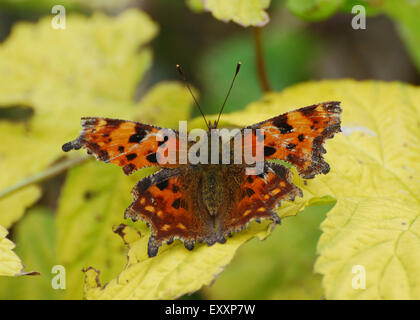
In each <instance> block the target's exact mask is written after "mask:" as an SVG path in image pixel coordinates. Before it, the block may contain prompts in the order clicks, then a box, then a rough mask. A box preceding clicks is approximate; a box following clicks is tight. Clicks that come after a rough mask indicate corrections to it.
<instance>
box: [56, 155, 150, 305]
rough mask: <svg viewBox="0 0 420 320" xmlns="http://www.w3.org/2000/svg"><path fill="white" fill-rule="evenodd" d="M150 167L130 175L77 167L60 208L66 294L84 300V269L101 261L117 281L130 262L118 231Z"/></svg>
mask: <svg viewBox="0 0 420 320" xmlns="http://www.w3.org/2000/svg"><path fill="white" fill-rule="evenodd" d="M151 172H152V171H151V170H150V169H144V170H140V172H138V173H136V174H134V175H131V176H130V177H127V176H125V175H124V174H123V173H122V170H121V168H119V167H116V166H111V165H108V164H104V163H99V162H95V161H91V162H89V163H86V164H85V165H82V166H79V167H76V168H74V169H72V170H71V171H70V172H69V174H68V177H67V180H66V184H65V185H64V187H63V189H62V191H61V198H60V202H59V207H58V211H57V218H56V229H57V260H58V262H59V263H60V264H62V265H63V266H64V267H65V268H66V274H67V288H66V291H65V298H67V299H80V298H82V287H83V278H82V274H81V271H80V270H82V268H84V267H86V266H89V265H95V266H96V267H98V268H100V269H101V270H103V276H104V277H105V278H106V279H111V278H112V277H113V276H115V275H116V274H117V273H118V271H119V270H121V269H122V268H123V266H124V244H123V243H122V242H121V241H120V240H119V239H118V238H117V237H115V235H114V234H113V232H112V228H113V226H117V225H119V224H120V222H121V221H122V220H123V217H124V210H125V209H126V208H127V207H128V205H129V204H130V202H131V189H132V188H133V186H134V185H135V184H136V182H137V181H138V180H140V179H141V178H142V177H144V176H145V175H148V174H150V173H151Z"/></svg>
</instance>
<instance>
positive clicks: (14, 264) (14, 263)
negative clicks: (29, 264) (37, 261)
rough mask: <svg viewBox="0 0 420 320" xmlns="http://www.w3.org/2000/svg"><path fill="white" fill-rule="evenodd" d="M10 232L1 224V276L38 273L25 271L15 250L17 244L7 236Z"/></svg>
mask: <svg viewBox="0 0 420 320" xmlns="http://www.w3.org/2000/svg"><path fill="white" fill-rule="evenodd" d="M7 234H8V232H7V230H6V229H5V228H4V227H3V226H0V276H11V277H13V276H23V275H27V274H30V275H36V274H38V273H37V272H24V270H23V268H24V265H23V263H22V261H21V260H20V258H19V257H18V256H17V255H16V253H14V252H13V249H14V248H15V244H14V243H13V242H12V241H10V240H9V239H7V238H6V236H7Z"/></svg>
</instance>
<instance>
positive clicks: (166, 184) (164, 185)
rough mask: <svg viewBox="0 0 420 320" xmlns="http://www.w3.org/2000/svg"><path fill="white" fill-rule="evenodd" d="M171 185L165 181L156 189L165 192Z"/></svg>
mask: <svg viewBox="0 0 420 320" xmlns="http://www.w3.org/2000/svg"><path fill="white" fill-rule="evenodd" d="M168 185H169V180H164V181H162V182H159V183H157V184H156V187H158V188H159V189H160V190H161V191H162V190H165V189H166V188H167V187H168Z"/></svg>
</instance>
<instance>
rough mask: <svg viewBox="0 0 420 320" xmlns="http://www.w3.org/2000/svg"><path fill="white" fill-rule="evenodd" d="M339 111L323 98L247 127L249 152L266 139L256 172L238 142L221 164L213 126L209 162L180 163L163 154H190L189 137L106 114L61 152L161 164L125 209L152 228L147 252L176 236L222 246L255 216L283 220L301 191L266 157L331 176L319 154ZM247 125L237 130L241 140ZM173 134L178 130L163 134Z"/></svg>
mask: <svg viewBox="0 0 420 320" xmlns="http://www.w3.org/2000/svg"><path fill="white" fill-rule="evenodd" d="M340 113H341V108H340V106H339V102H325V103H320V104H316V105H312V106H309V107H305V108H301V109H297V110H294V111H290V112H288V113H285V114H282V115H279V116H277V117H274V118H271V119H268V120H266V121H263V122H261V123H257V124H255V125H252V126H250V127H247V128H244V129H250V130H251V134H252V135H253V137H252V139H250V140H246V139H242V140H241V141H242V142H241V146H242V147H243V150H244V152H246V150H248V151H249V150H255V144H256V141H257V140H258V141H260V142H261V143H263V153H264V155H263V160H262V161H261V162H259V164H261V171H257V170H256V169H255V168H256V166H255V165H256V164H247V163H243V162H241V163H236V162H234V161H233V159H234V143H233V142H232V141H233V140H234V139H230V140H228V142H227V143H228V148H227V150H228V152H229V155H228V159H229V160H230V161H229V163H224V162H222V161H221V159H222V153H223V144H220V143H218V144H217V145H216V144H215V143H216V141H218V140H219V142H220V140H221V139H219V138H218V137H217V135H218V131H216V139H215V140H212V139H211V131H213V130H210V129H214V128H212V127H211V126H210V128H209V132H208V133H207V140H208V142H209V144H208V148H204V149H201V150H206V151H208V152H205V153H207V154H206V155H204V156H203V155H202V154H201V150H200V152H198V153H199V154H198V155H199V156H203V157H202V158H201V159H202V160H203V159H204V161H201V162H200V163H196V161H190V159H189V158H188V159H187V161H186V162H181V161H179V162H177V163H161V161H159V160H161V159H162V157H163V156H164V151H162V149H161V147H165V146H173V147H175V148H176V154H177V159H180V157H179V155H180V154H182V153H183V152H184V153H188V152H189V151H191V148H192V144H191V142H186V143H184V142H185V141H182V139H183V138H182V137H181V136H182V135H181V134H180V133H178V132H176V131H174V130H172V131H171V130H170V129H161V128H158V127H154V126H150V125H146V124H142V123H138V122H132V121H124V120H116V119H107V118H83V119H82V127H83V131H82V133H81V134H80V136H79V137H78V138H77V139H76V140H73V141H71V142H68V143H66V144H64V145H63V150H64V151H69V150H71V149H79V148H81V147H84V148H86V149H87V150H88V152H90V153H92V154H94V155H95V156H96V157H97V158H98V159H99V160H102V161H105V162H111V163H114V164H117V165H119V166H121V167H122V168H123V171H124V173H125V174H130V173H132V172H134V171H135V170H137V169H139V168H142V167H146V166H160V167H161V168H162V169H161V170H160V171H158V172H156V173H155V174H153V175H151V176H148V177H146V178H144V179H142V180H140V181H139V182H138V183H137V185H136V186H135V187H134V189H133V191H132V193H133V202H132V203H131V205H130V206H129V207H128V208H127V210H126V212H125V218H129V219H132V220H134V221H136V220H145V221H146V222H147V223H148V224H149V225H150V227H151V237H150V239H149V245H148V254H149V256H150V257H153V256H155V255H156V254H157V252H158V249H159V247H160V246H161V244H162V243H164V242H167V243H171V242H172V241H173V240H174V239H180V240H181V241H183V242H184V245H185V247H186V248H187V249H189V250H192V249H193V248H194V244H195V243H196V242H204V243H207V244H208V245H213V244H214V243H216V242H219V243H224V242H225V241H226V237H227V236H231V235H232V234H233V233H234V232H237V231H240V230H242V229H244V228H246V226H247V225H248V224H249V223H250V222H251V221H254V220H256V221H260V220H262V219H270V220H272V221H273V222H274V223H279V222H280V219H279V217H278V216H277V214H276V208H277V207H278V206H279V205H280V204H281V202H282V201H285V200H292V201H293V200H294V198H295V197H296V196H301V195H302V191H301V190H300V189H299V188H298V187H297V186H295V185H294V184H293V181H292V174H291V172H290V170H289V169H288V168H286V167H285V166H283V165H280V164H276V163H273V162H270V161H268V160H271V159H279V160H283V161H286V162H289V163H290V164H292V165H294V166H295V167H296V168H297V170H298V172H299V174H300V175H301V176H302V177H304V178H307V179H310V178H313V177H314V176H315V175H316V174H319V173H324V174H326V173H327V172H328V171H329V165H328V164H327V163H326V162H325V161H324V159H323V157H322V155H323V154H324V153H325V149H324V148H323V146H322V145H323V143H324V141H325V140H326V139H329V138H332V137H333V135H334V134H335V133H336V132H338V131H340ZM244 129H242V130H241V131H240V132H239V134H240V135H241V136H243V137H244V136H245V134H244V132H245V131H244ZM256 129H262V130H264V135H263V136H257V135H256V133H255V132H256ZM169 131H171V133H173V135H172V136H171V137H169V138H163V134H164V133H165V132H166V133H167V132H169ZM213 133H214V131H213ZM235 137H236V136H235ZM214 150H216V151H217V155H216V157H215V158H214V157H212V151H214ZM195 154H196V155H197V153H196V152H195ZM212 159H213V160H214V159H218V160H219V161H216V163H214V162H212V161H211V160H212ZM249 169H250V170H249Z"/></svg>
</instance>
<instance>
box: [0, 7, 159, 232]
mask: <svg viewBox="0 0 420 320" xmlns="http://www.w3.org/2000/svg"><path fill="white" fill-rule="evenodd" d="M66 25H67V28H66V29H65V30H54V29H53V28H52V27H51V17H45V18H43V19H41V20H40V21H39V22H38V23H36V24H33V23H26V22H25V23H18V24H16V25H15V26H14V28H13V30H12V32H11V35H10V36H9V38H8V39H6V41H4V42H3V43H2V44H1V46H0V108H1V107H10V106H15V107H18V108H19V107H21V106H26V107H30V108H31V109H32V110H33V111H34V112H33V115H32V116H31V117H30V118H29V119H27V121H22V122H13V123H12V122H7V121H2V122H1V123H0V134H1V137H2V143H1V145H0V171H1V172H2V179H1V180H0V190H1V191H3V190H7V188H10V187H11V186H14V185H16V184H18V183H20V182H21V181H25V179H26V178H28V177H31V176H33V175H36V174H37V173H39V172H40V171H43V170H45V169H46V168H47V167H48V166H50V165H52V164H53V163H54V162H55V161H56V160H57V159H58V158H59V157H61V156H62V155H63V153H62V150H61V145H62V144H63V142H65V141H69V140H70V139H71V138H73V137H74V134H75V132H77V129H75V124H78V123H80V118H81V117H82V116H92V115H95V116H108V117H117V116H119V117H122V118H124V117H125V118H130V117H132V115H134V114H135V112H136V111H137V109H136V108H135V104H134V101H133V96H134V91H135V87H136V85H137V83H138V81H139V80H140V79H141V77H142V76H143V74H144V72H145V71H146V70H147V69H148V68H149V66H150V65H151V51H150V50H149V49H147V48H145V47H144V46H145V45H146V44H147V42H149V41H150V40H151V39H152V38H153V37H154V36H155V35H156V33H157V26H156V25H155V23H154V22H153V21H152V20H151V19H150V18H149V16H148V15H146V14H145V13H143V12H142V11H139V10H127V11H125V12H123V13H121V14H120V15H118V16H116V17H107V16H105V15H104V14H100V13H95V14H93V15H92V16H91V17H84V16H81V15H69V16H68V17H67V22H66ZM139 47H141V49H139ZM80 57H83V59H81V58H80ZM75 130H76V131H75ZM1 191H0V194H1V193H2V192H1ZM39 194H40V192H39V189H38V188H37V187H34V186H31V187H30V188H28V189H25V188H24V189H22V190H19V191H18V192H16V193H13V194H11V195H9V194H7V195H5V196H1V197H0V209H1V208H6V209H7V208H12V209H10V210H9V209H7V210H1V211H0V223H2V225H4V226H6V227H9V226H11V225H12V224H13V223H14V222H15V221H17V220H18V219H19V218H20V217H21V215H22V214H23V212H24V210H25V208H26V207H28V206H30V205H31V204H32V203H34V202H35V201H36V199H37V198H38V197H39Z"/></svg>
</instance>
